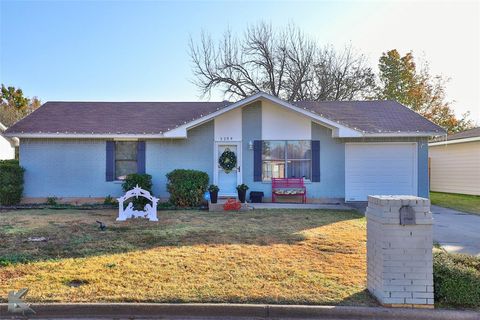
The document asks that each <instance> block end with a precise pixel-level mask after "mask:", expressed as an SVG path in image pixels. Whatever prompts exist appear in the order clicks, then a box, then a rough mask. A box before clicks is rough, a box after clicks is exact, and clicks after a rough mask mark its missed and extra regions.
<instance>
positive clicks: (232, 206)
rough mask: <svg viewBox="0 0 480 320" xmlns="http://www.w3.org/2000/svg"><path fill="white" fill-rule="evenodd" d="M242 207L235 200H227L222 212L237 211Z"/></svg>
mask: <svg viewBox="0 0 480 320" xmlns="http://www.w3.org/2000/svg"><path fill="white" fill-rule="evenodd" d="M241 207H242V204H241V203H240V201H237V200H235V199H228V200H227V202H225V204H224V205H223V210H225V211H238V210H240V208H241Z"/></svg>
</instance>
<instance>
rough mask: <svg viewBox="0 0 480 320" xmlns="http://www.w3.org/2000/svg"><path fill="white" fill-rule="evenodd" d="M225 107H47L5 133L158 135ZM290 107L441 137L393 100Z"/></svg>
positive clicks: (366, 126)
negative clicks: (434, 134)
mask: <svg viewBox="0 0 480 320" xmlns="http://www.w3.org/2000/svg"><path fill="white" fill-rule="evenodd" d="M230 104H232V103H231V102H225V101H224V102H47V103H45V104H44V105H43V106H41V107H40V108H39V109H37V110H36V111H35V112H33V113H32V114H30V115H29V116H28V117H26V118H25V119H23V120H21V121H19V122H17V123H16V124H15V125H13V126H12V127H10V128H9V129H8V130H7V133H8V134H21V133H69V134H72V133H76V134H159V133H164V132H167V131H169V130H171V129H174V128H175V127H177V126H181V125H183V124H185V123H188V122H190V121H192V120H193V119H198V118H200V117H202V116H205V115H207V114H210V113H212V112H215V111H217V110H219V109H221V108H224V107H226V106H228V105H230ZM294 105H296V106H298V107H301V108H305V109H307V110H310V111H312V112H314V113H316V114H319V115H322V116H323V117H325V118H327V119H329V120H333V121H336V122H339V123H342V124H344V125H345V126H348V127H350V128H355V129H357V130H360V131H363V132H366V133H380V134H381V133H387V132H395V133H398V132H405V133H415V132H425V133H432V132H433V133H438V134H442V133H444V130H443V129H442V128H440V127H439V126H437V125H435V124H433V123H432V122H430V121H428V120H426V119H425V118H423V117H421V116H420V115H418V114H417V113H415V112H413V111H411V110H410V109H408V108H406V107H404V106H403V105H401V104H399V103H397V102H395V101H352V102H345V101H335V102H311V101H299V102H295V103H294Z"/></svg>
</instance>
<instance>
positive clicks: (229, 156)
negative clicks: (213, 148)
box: [218, 148, 237, 173]
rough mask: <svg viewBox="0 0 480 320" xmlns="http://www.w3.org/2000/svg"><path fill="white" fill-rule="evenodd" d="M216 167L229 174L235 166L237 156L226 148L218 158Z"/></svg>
mask: <svg viewBox="0 0 480 320" xmlns="http://www.w3.org/2000/svg"><path fill="white" fill-rule="evenodd" d="M218 165H219V166H220V168H222V169H223V171H225V173H230V172H231V171H232V170H233V169H234V168H235V167H236V166H237V156H236V155H235V153H234V152H233V151H231V150H230V149H228V148H226V149H225V150H224V151H223V152H222V154H221V155H220V158H218Z"/></svg>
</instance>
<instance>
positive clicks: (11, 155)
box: [0, 123, 18, 160]
mask: <svg viewBox="0 0 480 320" xmlns="http://www.w3.org/2000/svg"><path fill="white" fill-rule="evenodd" d="M5 130H7V127H5V126H4V125H3V124H2V123H0V160H8V159H15V147H18V139H17V138H14V137H6V136H4V134H3V133H4V132H5Z"/></svg>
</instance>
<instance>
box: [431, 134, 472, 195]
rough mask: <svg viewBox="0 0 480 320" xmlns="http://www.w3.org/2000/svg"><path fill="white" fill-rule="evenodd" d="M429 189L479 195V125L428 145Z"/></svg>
mask: <svg viewBox="0 0 480 320" xmlns="http://www.w3.org/2000/svg"><path fill="white" fill-rule="evenodd" d="M429 150H430V183H431V186H430V190H432V191H439V192H449V193H463V194H474V195H480V127H479V128H474V129H470V130H466V131H463V132H459V133H455V134H451V135H448V136H447V137H446V139H445V138H444V139H443V140H436V141H434V142H431V143H430V144H429Z"/></svg>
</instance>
